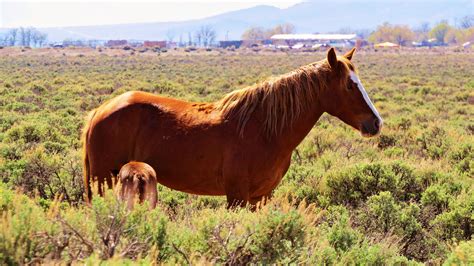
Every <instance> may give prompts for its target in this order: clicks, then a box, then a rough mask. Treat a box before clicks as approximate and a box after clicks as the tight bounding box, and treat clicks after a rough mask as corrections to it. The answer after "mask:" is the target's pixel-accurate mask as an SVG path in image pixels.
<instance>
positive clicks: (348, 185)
mask: <svg viewBox="0 0 474 266" xmlns="http://www.w3.org/2000/svg"><path fill="white" fill-rule="evenodd" d="M424 185H425V184H424V182H423V180H421V178H419V177H417V176H416V175H415V173H414V171H413V170H412V169H411V168H410V167H408V166H407V165H405V164H403V163H400V162H393V163H389V164H381V163H372V164H359V165H356V166H355V167H350V168H347V169H343V170H341V171H337V172H334V173H331V174H329V175H328V176H327V177H326V186H327V191H326V194H327V195H328V197H329V198H330V199H331V201H332V203H335V204H350V205H352V206H358V205H360V204H361V203H362V202H363V201H365V200H366V199H367V198H368V197H370V196H372V195H375V194H377V193H379V192H381V191H390V192H391V193H392V195H394V196H395V197H396V198H397V199H399V200H403V201H409V200H413V199H418V198H419V197H420V194H421V191H422V190H423V187H424Z"/></svg>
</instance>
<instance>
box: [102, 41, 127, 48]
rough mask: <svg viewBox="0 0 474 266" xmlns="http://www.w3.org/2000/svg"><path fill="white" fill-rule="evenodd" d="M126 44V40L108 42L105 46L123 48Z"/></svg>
mask: <svg viewBox="0 0 474 266" xmlns="http://www.w3.org/2000/svg"><path fill="white" fill-rule="evenodd" d="M127 44H128V42H127V40H108V41H107V42H106V43H105V46H108V47H114V46H124V45H127Z"/></svg>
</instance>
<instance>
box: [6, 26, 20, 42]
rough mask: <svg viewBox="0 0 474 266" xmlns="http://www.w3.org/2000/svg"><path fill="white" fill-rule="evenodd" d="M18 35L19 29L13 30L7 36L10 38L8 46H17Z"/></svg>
mask: <svg viewBox="0 0 474 266" xmlns="http://www.w3.org/2000/svg"><path fill="white" fill-rule="evenodd" d="M17 33H18V29H11V30H10V31H9V32H8V34H7V36H8V45H9V46H15V44H16V41H17V40H16V38H17Z"/></svg>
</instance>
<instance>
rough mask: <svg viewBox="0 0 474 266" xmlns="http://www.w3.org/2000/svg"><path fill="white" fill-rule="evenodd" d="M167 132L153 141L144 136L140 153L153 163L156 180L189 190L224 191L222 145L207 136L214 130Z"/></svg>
mask: <svg viewBox="0 0 474 266" xmlns="http://www.w3.org/2000/svg"><path fill="white" fill-rule="evenodd" d="M166 133H168V134H166ZM166 133H165V134H162V135H157V136H156V139H155V141H150V140H147V138H144V139H143V142H144V146H146V147H147V148H145V149H142V151H144V150H147V152H146V154H142V155H141V156H139V157H142V158H143V159H145V162H147V163H149V164H151V165H152V166H153V168H154V169H155V171H156V173H157V179H158V182H159V183H160V184H162V185H164V186H167V187H169V188H172V189H175V190H179V191H183V192H187V193H192V194H198V195H224V194H225V192H224V185H223V181H222V180H223V178H222V153H223V152H222V145H221V144H220V143H219V142H218V141H216V139H217V138H212V137H211V138H209V136H213V135H214V133H212V132H207V134H206V133H195V134H192V133H191V132H188V134H185V135H183V134H176V132H166ZM213 139H214V140H213ZM145 143H148V144H145ZM139 153H141V152H139Z"/></svg>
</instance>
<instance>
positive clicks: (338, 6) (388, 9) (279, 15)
mask: <svg viewBox="0 0 474 266" xmlns="http://www.w3.org/2000/svg"><path fill="white" fill-rule="evenodd" d="M473 10H474V4H473V2H472V1H471V0H453V1H439V0H438V1H436V0H434V1H409V0H400V1H395V0H387V1H375V0H365V1H364V0H356V1H348V0H336V1H324V0H314V1H309V2H303V3H300V4H296V5H294V6H291V7H289V8H286V9H280V8H277V7H273V6H265V5H260V6H255V7H252V8H247V9H242V10H237V11H232V12H227V13H223V14H220V15H216V16H212V17H208V18H204V19H198V20H189V21H181V22H150V23H135V24H118V25H98V26H80V27H63V28H61V27H56V28H41V29H40V30H41V31H43V32H46V33H47V34H48V39H49V40H50V41H62V40H64V39H68V38H69V39H96V40H111V39H127V40H164V39H167V35H168V34H170V33H171V34H172V35H174V40H175V41H178V40H179V39H180V37H181V38H182V40H183V41H187V40H188V34H189V33H190V32H191V33H192V32H194V31H196V30H197V29H199V28H200V27H201V26H205V25H210V26H212V27H213V28H214V29H215V30H216V32H217V40H223V39H225V38H226V35H227V37H228V39H240V36H241V35H242V33H243V32H244V31H245V30H246V29H248V28H249V27H253V26H260V27H265V28H270V27H273V26H275V25H277V24H279V23H291V24H293V25H295V27H296V31H297V32H298V33H315V32H319V33H325V32H334V31H338V30H340V29H343V28H346V29H347V28H350V29H352V30H358V29H375V27H376V26H377V25H380V24H382V23H384V22H389V23H392V24H404V25H409V26H412V27H417V26H419V25H420V24H421V23H423V22H428V23H430V24H431V25H433V24H434V23H436V22H439V21H441V20H444V19H446V20H448V21H450V22H451V23H453V22H454V21H455V19H458V18H461V17H463V16H466V15H468V14H472V12H473Z"/></svg>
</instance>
